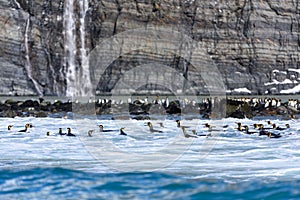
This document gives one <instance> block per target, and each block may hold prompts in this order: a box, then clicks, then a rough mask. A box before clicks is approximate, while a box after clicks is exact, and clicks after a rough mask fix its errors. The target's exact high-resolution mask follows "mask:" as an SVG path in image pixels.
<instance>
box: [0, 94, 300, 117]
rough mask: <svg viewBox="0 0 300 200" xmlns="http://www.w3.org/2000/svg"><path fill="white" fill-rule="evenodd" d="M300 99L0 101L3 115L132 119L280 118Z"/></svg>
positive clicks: (293, 114)
mask: <svg viewBox="0 0 300 200" xmlns="http://www.w3.org/2000/svg"><path fill="white" fill-rule="evenodd" d="M299 105H300V102H299V101H298V100H295V99H289V100H288V101H286V102H281V99H278V98H277V99H275V98H226V99H219V98H217V97H215V98H203V99H202V100H201V101H198V102H196V101H195V100H188V99H182V100H172V101H171V100H170V101H169V100H168V99H167V98H166V99H161V100H160V99H156V100H154V101H149V102H148V100H147V99H143V100H142V99H139V98H137V99H135V100H133V101H131V100H130V101H127V102H123V101H116V100H111V99H97V100H89V101H88V102H79V101H78V100H75V101H71V100H65V101H64V100H54V101H53V102H51V101H49V100H45V99H43V98H39V99H36V100H34V99H28V100H12V99H7V100H4V101H0V117H7V118H13V117H66V116H71V115H72V114H74V113H76V114H82V115H91V114H92V115H94V114H96V115H97V116H100V115H111V116H112V117H111V119H116V118H115V117H113V116H114V115H119V116H122V114H123V115H124V114H125V115H127V116H129V118H132V119H149V118H150V117H149V115H174V116H183V115H193V116H197V118H205V119H213V118H224V117H226V118H227V117H232V118H239V119H242V118H253V117H256V116H273V117H276V118H278V119H292V118H297V116H296V115H297V114H299V112H300V106H299Z"/></svg>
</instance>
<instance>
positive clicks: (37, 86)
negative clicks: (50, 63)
mask: <svg viewBox="0 0 300 200" xmlns="http://www.w3.org/2000/svg"><path fill="white" fill-rule="evenodd" d="M29 28H30V15H29V16H28V19H27V21H26V27H25V34H24V43H25V44H24V45H25V60H26V61H25V69H26V72H27V76H28V78H29V79H30V80H31V81H32V82H33V84H34V87H35V89H36V91H37V93H38V95H39V96H43V89H42V87H41V86H40V84H39V83H38V82H37V81H36V80H35V79H34V78H33V76H32V65H31V62H30V57H29V46H28V37H29Z"/></svg>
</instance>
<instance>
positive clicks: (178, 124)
mask: <svg viewBox="0 0 300 200" xmlns="http://www.w3.org/2000/svg"><path fill="white" fill-rule="evenodd" d="M176 123H177V127H178V128H180V127H184V128H189V126H181V124H180V120H176Z"/></svg>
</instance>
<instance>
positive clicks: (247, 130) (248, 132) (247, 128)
mask: <svg viewBox="0 0 300 200" xmlns="http://www.w3.org/2000/svg"><path fill="white" fill-rule="evenodd" d="M243 127H244V128H245V131H246V133H247V134H249V135H251V134H254V133H257V132H251V131H249V127H248V126H243Z"/></svg>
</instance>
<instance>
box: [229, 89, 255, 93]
mask: <svg viewBox="0 0 300 200" xmlns="http://www.w3.org/2000/svg"><path fill="white" fill-rule="evenodd" d="M232 92H237V93H249V94H251V91H250V90H248V89H247V88H236V89H234V90H232Z"/></svg>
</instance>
